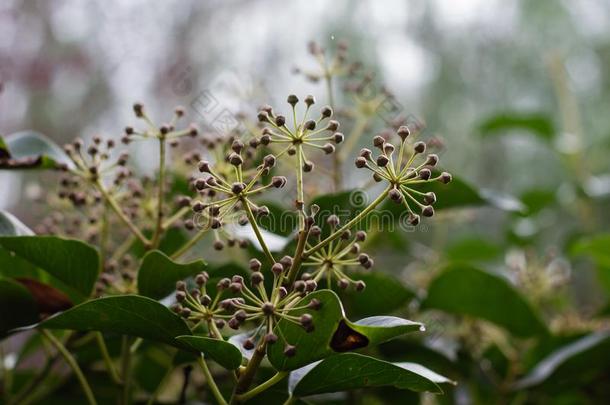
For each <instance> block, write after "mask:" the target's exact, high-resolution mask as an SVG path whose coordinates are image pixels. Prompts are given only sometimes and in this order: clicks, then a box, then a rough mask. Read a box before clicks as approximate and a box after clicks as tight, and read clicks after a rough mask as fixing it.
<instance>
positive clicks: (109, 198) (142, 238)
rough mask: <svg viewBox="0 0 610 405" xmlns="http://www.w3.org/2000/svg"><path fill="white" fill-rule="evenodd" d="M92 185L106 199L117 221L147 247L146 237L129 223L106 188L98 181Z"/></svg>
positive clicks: (148, 243)
mask: <svg viewBox="0 0 610 405" xmlns="http://www.w3.org/2000/svg"><path fill="white" fill-rule="evenodd" d="M94 184H95V186H96V187H97V189H98V190H99V191H100V193H102V196H103V197H104V198H105V199H106V201H107V202H108V204H109V205H110V208H112V210H113V211H114V212H115V213H116V214H117V215H118V217H119V219H120V220H121V221H123V223H124V224H125V225H126V226H127V227H128V228H129V230H130V231H131V232H132V233H133V234H134V235H135V236H136V237H137V238H138V239H140V241H141V242H142V243H143V244H144V246H146V247H149V246H150V242H149V241H148V239H146V236H144V235H143V234H142V232H140V230H139V229H138V228H137V227H136V226H135V225H134V224H133V222H131V220H130V219H129V218H127V215H125V213H124V212H123V210H122V209H121V207H119V204H118V203H117V202H116V200H115V199H114V198H113V197H112V196H111V195H110V194H109V193H108V190H106V188H105V187H104V186H103V185H102V183H101V182H100V181H99V180H98V181H96V182H95V183H94Z"/></svg>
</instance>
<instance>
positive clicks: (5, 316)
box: [0, 277, 38, 338]
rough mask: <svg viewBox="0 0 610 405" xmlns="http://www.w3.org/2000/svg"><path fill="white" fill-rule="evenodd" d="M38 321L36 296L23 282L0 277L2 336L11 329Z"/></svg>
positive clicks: (0, 332)
mask: <svg viewBox="0 0 610 405" xmlns="http://www.w3.org/2000/svg"><path fill="white" fill-rule="evenodd" d="M37 321H38V308H37V307H36V302H35V301H34V297H32V295H31V294H30V292H29V291H28V290H27V289H26V288H25V287H24V286H22V285H21V284H19V283H17V282H15V281H13V280H10V279H7V278H1V277H0V338H1V337H4V336H6V335H7V333H8V332H9V331H10V330H11V329H15V328H18V327H21V326H26V325H31V324H33V323H36V322H37Z"/></svg>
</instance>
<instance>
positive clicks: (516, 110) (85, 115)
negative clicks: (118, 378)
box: [0, 0, 610, 247]
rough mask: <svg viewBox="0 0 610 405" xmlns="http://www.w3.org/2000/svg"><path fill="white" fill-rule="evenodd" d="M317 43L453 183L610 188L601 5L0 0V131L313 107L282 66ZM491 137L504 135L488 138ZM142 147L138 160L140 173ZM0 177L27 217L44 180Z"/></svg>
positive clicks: (553, 232)
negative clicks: (338, 58) (364, 78)
mask: <svg viewBox="0 0 610 405" xmlns="http://www.w3.org/2000/svg"><path fill="white" fill-rule="evenodd" d="M311 40H314V41H317V42H318V43H320V44H321V45H322V46H325V47H328V48H330V49H332V48H334V47H336V45H337V43H338V42H339V41H346V42H347V43H348V44H349V57H350V59H357V60H360V61H361V62H362V63H363V65H364V66H365V67H366V68H367V69H370V70H371V71H373V72H374V73H375V80H376V81H377V82H379V83H383V84H384V85H385V86H386V87H387V88H388V89H389V90H390V91H391V92H392V93H393V94H394V95H395V102H396V104H395V105H394V107H395V109H397V110H399V112H400V113H401V114H403V115H408V116H410V117H416V119H417V120H418V121H419V122H423V123H424V124H425V131H426V134H427V135H428V136H430V137H435V139H440V140H442V143H443V150H444V152H446V151H449V153H443V161H444V165H445V167H446V168H447V169H450V170H451V171H453V172H457V173H458V174H459V175H460V176H461V177H463V178H465V179H467V180H469V181H471V182H476V183H477V184H478V185H479V186H481V187H486V188H491V189H493V190H495V191H500V192H504V193H507V194H511V195H513V196H516V197H520V198H525V200H526V201H525V202H528V201H529V200H532V199H534V200H536V201H538V203H542V202H544V201H547V202H550V201H560V202H561V201H563V202H565V203H568V204H569V203H570V202H573V201H574V200H575V199H577V198H578V196H579V193H584V194H585V195H586V196H588V197H594V198H602V199H603V198H605V196H607V195H608V193H609V192H610V178H609V174H608V169H609V167H608V166H609V165H608V159H607V154H608V149H609V148H610V115H609V114H608V113H607V111H608V110H609V108H610V94H609V93H608V92H607V91H603V89H606V88H608V85H609V82H610V72H609V69H608V60H609V58H610V3H608V2H605V1H601V0H600V1H594V0H577V1H550V0H544V1H536V2H530V1H488V0H468V1H460V2H453V1H440V0H439V1H430V2H418V1H389V2H383V3H380V2H376V1H358V2H356V1H349V0H346V1H334V2H332V4H329V3H328V2H326V1H294V2H290V3H285V2H280V1H253V2H247V1H206V2H198V1H180V2H172V1H128V2H124V1H88V2H81V1H75V0H74V1H69V0H65V1H19V0H6V1H3V2H2V4H1V5H0V82H1V87H2V92H1V93H0V133H2V134H5V135H6V134H10V133H12V132H16V131H19V130H25V129H29V130H35V131H39V132H41V133H43V134H46V135H47V136H49V137H51V138H52V139H54V140H56V141H57V142H58V143H63V142H65V141H69V140H71V139H73V138H74V137H76V136H81V137H84V138H87V137H91V136H93V135H94V134H98V133H99V134H103V135H106V136H115V137H116V138H117V139H119V138H120V136H121V132H122V128H123V127H124V126H125V125H128V124H130V123H132V122H133V117H132V113H131V108H130V107H131V105H132V103H133V102H134V101H143V102H145V103H146V105H147V108H148V109H149V111H151V112H152V114H153V116H154V117H155V118H157V119H158V120H163V119H169V114H167V115H168V117H167V118H166V117H164V116H163V115H162V114H163V113H164V112H168V111H171V108H173V106H175V105H178V104H181V105H184V106H186V107H187V111H188V112H189V115H190V119H191V120H193V121H196V122H198V123H199V124H200V126H203V127H204V128H207V129H214V128H213V121H214V118H215V117H214V116H211V115H210V114H208V113H207V112H206V109H205V105H204V104H205V103H204V101H205V102H209V100H208V99H207V97H210V95H211V97H212V98H213V99H214V103H218V104H219V105H220V107H222V111H224V112H226V111H228V112H229V113H230V114H231V115H233V116H238V114H239V113H244V114H246V115H249V116H250V117H254V116H255V114H256V107H258V106H259V105H261V104H262V103H269V104H272V105H278V104H280V103H282V102H283V101H284V98H285V97H286V94H289V93H296V94H309V93H311V94H314V95H316V97H318V99H319V100H321V101H323V102H324V101H325V100H324V98H325V97H326V91H325V88H324V84H323V83H322V82H320V83H318V84H313V83H311V82H310V81H308V80H306V79H305V78H304V76H303V75H295V74H293V72H292V70H293V68H294V67H295V66H298V67H301V68H302V69H308V68H312V69H315V67H316V64H315V61H314V60H313V58H312V57H311V55H309V53H308V50H307V43H308V42H309V41H311ZM218 111H219V109H217V110H215V112H214V115H216V114H217V113H218ZM382 118H383V117H382ZM379 121H380V122H381V125H383V120H379ZM377 129H378V128H375V126H374V125H373V126H371V127H370V128H369V131H368V132H370V133H371V134H373V133H374V131H375V130H377ZM497 134H499V135H510V136H486V135H497ZM148 147H152V148H154V145H145V144H138V146H137V148H135V149H136V150H135V151H133V152H134V153H136V154H139V156H140V157H141V159H140V160H139V165H140V166H142V167H143V168H148V169H150V168H154V165H155V162H154V159H152V161H151V159H147V158H146V157H147V152H148V151H149V150H148V149H147V148H148ZM0 176H2V177H1V178H0V180H1V181H2V184H4V185H5V187H3V192H2V193H1V194H0V207H2V208H6V209H11V210H13V211H15V212H16V213H17V214H18V215H20V216H21V217H25V218H26V219H27V215H28V211H29V210H28V209H27V208H21V209H20V207H19V206H18V202H19V201H20V199H21V198H22V197H24V196H25V197H36V196H37V195H39V194H40V192H39V184H38V183H39V181H38V180H39V178H38V177H37V176H31V175H30V176H25V177H24V176H23V174H20V175H15V174H12V173H8V172H2V173H0ZM348 183H349V176H348ZM352 185H353V184H352ZM545 196H546V197H548V198H547V200H544V198H542V197H545ZM549 196H551V197H549ZM528 198H529V200H528ZM540 198H542V200H541V199H540ZM541 201H542V202H541ZM571 206H572V207H574V205H571ZM22 207H23V206H22ZM530 208H531V207H530ZM538 208H541V207H536V210H538ZM591 209H592V208H591V207H586V206H580V205H578V204H577V205H576V208H574V209H573V210H576V212H572V214H573V215H572V216H576V217H577V218H578V219H579V223H582V224H584V226H585V228H584V229H587V230H589V231H593V230H595V228H597V229H600V227H601V226H602V224H601V223H600V222H599V220H598V219H595V220H593V219H591V217H592V216H591V215H592V214H591V213H590V212H589V211H590V210H591ZM581 210H582V212H581ZM602 211H603V210H602ZM596 214H600V213H599V212H597V213H596ZM478 215H479V216H482V217H483V218H485V212H484V211H483V212H479V213H478ZM572 216H565V215H564V213H563V212H562V211H558V210H555V211H552V212H550V213H548V212H547V213H542V215H538V217H536V218H534V219H535V220H536V221H533V219H532V218H531V217H527V218H518V219H517V220H515V221H512V222H511V224H510V226H512V227H513V229H511V230H510V232H513V233H516V234H517V236H518V237H529V236H531V235H532V234H535V233H536V232H538V231H539V230H540V229H539V228H544V229H546V230H547V231H548V232H547V234H546V235H547V238H542V239H540V241H541V242H540V243H541V244H542V245H547V247H548V246H555V245H556V244H557V243H558V241H560V240H561V239H560V238H561V237H565V235H566V232H568V233H569V232H571V231H574V229H573V228H571V227H570V221H571V219H572ZM488 217H489V218H488V221H487V222H486V221H484V220H481V221H477V222H476V227H478V228H480V229H479V230H480V231H481V232H485V231H486V230H490V227H491V226H493V225H494V223H497V217H498V213H497V212H493V213H491V214H489V215H488ZM602 217H603V216H602ZM597 218H599V217H597ZM581 230H582V229H581ZM470 231H472V229H471V230H470ZM490 234H492V232H490ZM495 235H497V232H495ZM496 239H497V236H496Z"/></svg>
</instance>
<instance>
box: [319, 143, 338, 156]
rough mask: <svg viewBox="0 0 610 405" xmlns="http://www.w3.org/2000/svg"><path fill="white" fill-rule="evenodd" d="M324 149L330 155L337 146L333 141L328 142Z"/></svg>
mask: <svg viewBox="0 0 610 405" xmlns="http://www.w3.org/2000/svg"><path fill="white" fill-rule="evenodd" d="M322 150H323V151H324V153H326V154H327V155H330V154H331V153H333V152H334V151H335V146H334V145H333V144H331V143H327V144H325V145H324V146H323V147H322Z"/></svg>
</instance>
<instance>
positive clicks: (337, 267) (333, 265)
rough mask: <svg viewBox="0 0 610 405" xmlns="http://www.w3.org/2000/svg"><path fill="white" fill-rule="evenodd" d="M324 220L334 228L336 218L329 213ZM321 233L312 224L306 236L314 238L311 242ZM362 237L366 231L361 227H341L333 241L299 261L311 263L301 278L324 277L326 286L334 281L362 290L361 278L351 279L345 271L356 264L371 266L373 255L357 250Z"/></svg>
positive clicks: (336, 225)
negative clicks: (336, 239)
mask: <svg viewBox="0 0 610 405" xmlns="http://www.w3.org/2000/svg"><path fill="white" fill-rule="evenodd" d="M326 223H327V224H328V226H329V227H330V229H331V231H333V232H334V231H336V230H337V228H338V227H339V225H340V219H339V217H338V216H337V215H334V214H333V215H330V216H329V217H328V218H327V219H326ZM321 235H322V229H321V228H320V227H319V226H317V225H314V226H313V227H312V228H311V230H310V232H309V236H310V237H311V238H314V239H315V242H319V241H320V240H321ZM364 240H366V232H364V231H357V232H354V233H352V232H351V231H349V230H346V231H344V232H343V233H342V234H341V235H340V236H339V238H338V241H337V242H335V243H334V244H329V245H327V246H324V247H322V248H321V249H320V250H318V251H316V252H314V253H313V254H312V255H311V256H310V257H308V258H307V260H306V261H305V262H304V263H303V265H304V266H310V267H313V268H314V270H313V271H312V272H311V273H304V274H303V276H302V279H303V280H304V281H305V282H308V281H314V282H316V283H317V282H320V281H324V282H326V284H327V287H328V288H330V287H331V285H332V283H333V281H334V282H336V285H337V286H338V287H339V288H340V289H342V290H344V289H346V288H348V287H349V286H353V287H354V288H355V290H356V291H362V290H364V289H365V287H366V285H365V283H364V281H362V280H355V279H354V278H352V276H350V275H349V273H348V271H349V270H351V269H354V268H358V267H360V268H362V269H363V270H369V269H371V268H372V267H373V264H374V262H373V259H371V257H370V256H369V255H367V254H366V253H362V252H361V251H360V243H362V242H364ZM295 288H296V287H295Z"/></svg>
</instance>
